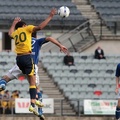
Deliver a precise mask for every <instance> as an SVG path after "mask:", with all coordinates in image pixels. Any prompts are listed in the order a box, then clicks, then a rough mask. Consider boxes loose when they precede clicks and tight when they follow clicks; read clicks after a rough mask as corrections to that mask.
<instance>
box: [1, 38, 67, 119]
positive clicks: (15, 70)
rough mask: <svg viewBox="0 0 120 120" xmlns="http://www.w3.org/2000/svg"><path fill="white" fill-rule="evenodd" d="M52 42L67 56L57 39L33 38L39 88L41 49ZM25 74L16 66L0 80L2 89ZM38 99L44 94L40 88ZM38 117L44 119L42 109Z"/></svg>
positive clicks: (39, 110) (33, 54)
mask: <svg viewBox="0 0 120 120" xmlns="http://www.w3.org/2000/svg"><path fill="white" fill-rule="evenodd" d="M49 41H50V42H52V43H54V44H56V45H57V46H58V47H59V48H60V51H62V52H64V53H66V54H67V52H68V51H67V48H66V47H64V46H63V45H62V44H60V43H59V42H58V41H57V40H56V39H54V38H52V37H47V38H41V39H36V38H34V37H33V38H32V58H33V61H34V63H35V71H36V72H35V73H36V76H37V77H36V83H37V86H38V85H39V81H40V80H39V75H38V71H37V70H38V62H39V53H40V49H41V46H42V45H43V44H45V43H47V42H49ZM23 75H24V74H23V73H22V71H21V70H20V69H19V68H18V66H17V65H14V66H13V68H12V69H10V70H9V71H8V73H6V75H4V76H3V77H2V79H1V80H0V89H1V90H4V89H5V87H6V84H7V83H8V82H9V81H11V80H13V79H16V78H17V79H18V77H19V76H23ZM37 94H38V99H41V97H42V94H41V92H40V91H39V88H38V93H37ZM38 114H39V115H38V116H39V117H40V118H41V119H44V118H45V117H44V116H43V112H42V109H41V108H38Z"/></svg>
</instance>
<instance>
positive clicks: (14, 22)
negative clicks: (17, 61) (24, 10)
mask: <svg viewBox="0 0 120 120" xmlns="http://www.w3.org/2000/svg"><path fill="white" fill-rule="evenodd" d="M19 21H21V19H20V18H19V17H16V18H15V19H14V21H13V23H12V25H11V27H10V29H9V32H8V35H9V36H10V37H12V36H11V34H12V33H13V32H14V31H15V25H16V24H17V23H18V22H19Z"/></svg>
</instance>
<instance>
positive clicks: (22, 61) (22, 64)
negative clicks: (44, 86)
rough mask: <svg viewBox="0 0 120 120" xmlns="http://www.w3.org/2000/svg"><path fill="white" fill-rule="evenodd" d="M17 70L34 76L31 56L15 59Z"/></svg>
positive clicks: (21, 56)
mask: <svg viewBox="0 0 120 120" xmlns="http://www.w3.org/2000/svg"><path fill="white" fill-rule="evenodd" d="M16 62H17V65H18V67H19V69H20V70H21V71H22V72H23V74H26V75H34V73H35V72H34V64H33V59H32V56H31V54H28V55H20V56H17V57H16Z"/></svg>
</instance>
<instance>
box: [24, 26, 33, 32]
mask: <svg viewBox="0 0 120 120" xmlns="http://www.w3.org/2000/svg"><path fill="white" fill-rule="evenodd" d="M34 27H35V26H34V25H28V26H27V27H26V28H25V29H26V30H27V31H29V32H30V33H32V31H33V28H34Z"/></svg>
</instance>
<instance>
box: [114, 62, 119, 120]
mask: <svg viewBox="0 0 120 120" xmlns="http://www.w3.org/2000/svg"><path fill="white" fill-rule="evenodd" d="M115 76H116V88H115V92H116V94H117V95H118V103H117V106H116V112H115V116H116V119H117V120H120V90H119V80H120V78H119V77H120V63H119V64H118V65H117V68H116V73H115Z"/></svg>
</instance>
